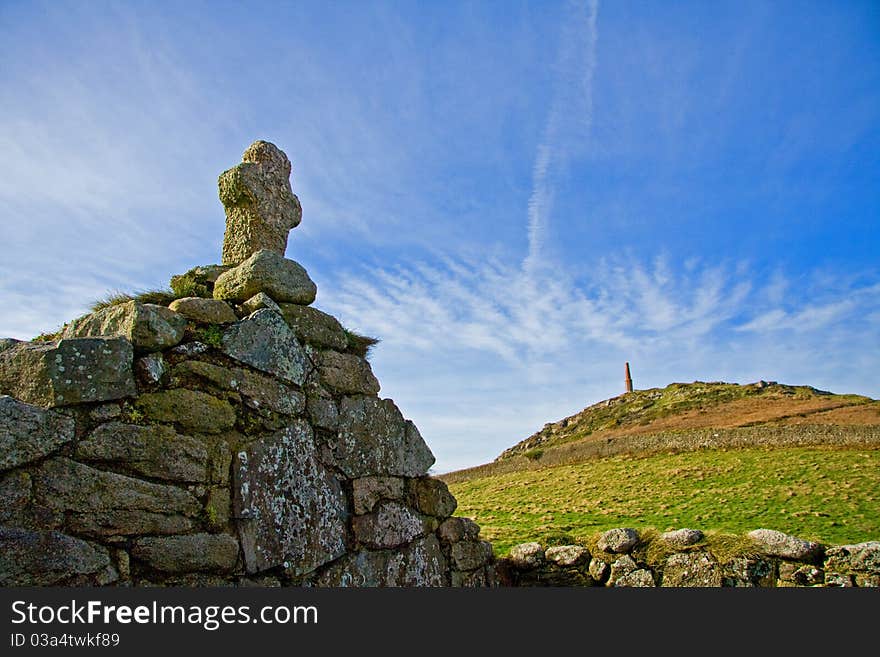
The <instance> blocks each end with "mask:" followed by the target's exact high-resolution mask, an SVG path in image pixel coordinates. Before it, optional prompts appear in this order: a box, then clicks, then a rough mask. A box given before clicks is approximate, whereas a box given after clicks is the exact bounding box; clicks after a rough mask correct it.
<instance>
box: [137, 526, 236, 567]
mask: <svg viewBox="0 0 880 657" xmlns="http://www.w3.org/2000/svg"><path fill="white" fill-rule="evenodd" d="M131 556H132V557H134V558H135V559H138V560H140V561H143V562H145V563H146V564H148V565H149V566H150V567H151V568H153V569H155V570H160V571H162V572H165V573H186V572H195V571H200V572H211V573H217V572H221V573H223V572H229V571H231V570H232V569H234V568H235V564H236V562H237V561H238V541H236V540H235V539H234V538H232V536H229V535H228V534H191V535H189V536H162V537H147V538H140V539H138V540H136V541H135V542H134V546H133V548H132V551H131Z"/></svg>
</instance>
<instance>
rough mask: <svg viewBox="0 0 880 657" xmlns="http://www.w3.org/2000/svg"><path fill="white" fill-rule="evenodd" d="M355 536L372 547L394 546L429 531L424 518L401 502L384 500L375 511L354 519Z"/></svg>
mask: <svg viewBox="0 0 880 657" xmlns="http://www.w3.org/2000/svg"><path fill="white" fill-rule="evenodd" d="M352 529H353V530H354V535H355V538H356V539H357V540H358V541H359V542H360V543H362V544H364V545H365V546H367V547H371V548H394V547H398V546H399V545H403V544H405V543H409V542H410V541H411V540H413V539H414V538H416V537H417V536H421V535H423V534H425V533H427V530H428V527H427V526H426V524H425V521H424V519H423V518H422V517H421V516H420V515H419V514H418V513H416V512H415V511H413V510H412V509H410V508H409V507H407V506H404V505H403V504H400V503H399V502H382V503H380V504H379V506H378V509H377V510H376V511H374V512H373V513H370V514H367V515H362V516H355V518H354V519H353V520H352Z"/></svg>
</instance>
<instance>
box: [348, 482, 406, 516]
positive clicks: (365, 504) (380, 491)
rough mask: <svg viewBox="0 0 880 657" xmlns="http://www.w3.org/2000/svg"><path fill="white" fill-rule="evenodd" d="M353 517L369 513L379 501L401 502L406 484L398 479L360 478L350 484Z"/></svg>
mask: <svg viewBox="0 0 880 657" xmlns="http://www.w3.org/2000/svg"><path fill="white" fill-rule="evenodd" d="M351 485H352V503H353V505H354V513H355V515H362V514H365V513H370V512H371V511H372V510H373V507H375V506H376V503H377V502H379V501H381V500H401V499H403V497H404V495H405V494H406V482H405V481H404V480H403V479H400V478H399V477H360V478H359V479H354V480H352V482H351Z"/></svg>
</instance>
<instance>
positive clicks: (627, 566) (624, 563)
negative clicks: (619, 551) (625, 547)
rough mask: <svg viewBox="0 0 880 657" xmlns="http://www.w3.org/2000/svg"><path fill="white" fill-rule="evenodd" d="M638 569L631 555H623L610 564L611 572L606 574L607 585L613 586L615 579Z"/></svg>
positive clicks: (615, 582)
mask: <svg viewBox="0 0 880 657" xmlns="http://www.w3.org/2000/svg"><path fill="white" fill-rule="evenodd" d="M638 569H639V565H638V564H637V563H636V562H635V559H633V558H632V557H631V556H629V555H628V554H627V555H624V556H622V557H620V558H619V559H617V560H616V561H615V562H614V563H612V564H611V572H610V573H609V575H608V586H615V585H616V584H617V580H619V579H620V578H621V577H623V576H624V575H629V574H630V573H632V572H635V571H636V570H638Z"/></svg>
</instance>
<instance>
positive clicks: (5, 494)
mask: <svg viewBox="0 0 880 657" xmlns="http://www.w3.org/2000/svg"><path fill="white" fill-rule="evenodd" d="M30 499H31V476H30V474H28V473H27V472H26V471H24V470H13V471H12V472H9V473H7V474H5V475H2V476H0V525H10V526H14V527H21V526H23V525H27V524H29V523H26V522H24V523H23V522H22V521H21V518H22V516H23V515H24V514H25V513H26V510H27V507H28V503H29V502H30Z"/></svg>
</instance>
